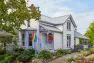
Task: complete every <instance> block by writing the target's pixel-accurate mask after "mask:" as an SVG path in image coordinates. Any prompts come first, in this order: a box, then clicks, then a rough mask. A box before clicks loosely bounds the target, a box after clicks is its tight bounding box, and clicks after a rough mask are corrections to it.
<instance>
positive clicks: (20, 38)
mask: <svg viewBox="0 0 94 63" xmlns="http://www.w3.org/2000/svg"><path fill="white" fill-rule="evenodd" d="M18 37H19V43H18V45H19V46H20V47H22V34H21V31H19V33H18Z"/></svg>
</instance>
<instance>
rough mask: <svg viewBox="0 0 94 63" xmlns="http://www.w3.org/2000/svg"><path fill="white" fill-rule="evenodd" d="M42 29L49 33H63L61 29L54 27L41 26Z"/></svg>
mask: <svg viewBox="0 0 94 63" xmlns="http://www.w3.org/2000/svg"><path fill="white" fill-rule="evenodd" d="M40 26H41V27H43V28H44V29H45V30H47V31H55V32H62V31H61V30H60V29H58V28H56V27H53V26H47V25H42V24H40Z"/></svg>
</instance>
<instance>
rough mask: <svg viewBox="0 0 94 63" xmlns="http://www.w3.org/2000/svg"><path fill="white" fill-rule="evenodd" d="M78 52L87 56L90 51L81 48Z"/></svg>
mask: <svg viewBox="0 0 94 63" xmlns="http://www.w3.org/2000/svg"><path fill="white" fill-rule="evenodd" d="M80 54H81V55H83V56H87V55H89V54H90V51H87V50H81V51H80Z"/></svg>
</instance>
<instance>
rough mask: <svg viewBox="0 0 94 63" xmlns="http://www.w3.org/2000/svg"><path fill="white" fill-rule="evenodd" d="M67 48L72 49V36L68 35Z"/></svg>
mask: <svg viewBox="0 0 94 63" xmlns="http://www.w3.org/2000/svg"><path fill="white" fill-rule="evenodd" d="M67 47H68V48H70V47H71V34H67Z"/></svg>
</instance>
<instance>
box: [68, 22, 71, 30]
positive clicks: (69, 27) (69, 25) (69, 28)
mask: <svg viewBox="0 0 94 63" xmlns="http://www.w3.org/2000/svg"><path fill="white" fill-rule="evenodd" d="M67 30H71V22H67Z"/></svg>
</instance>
